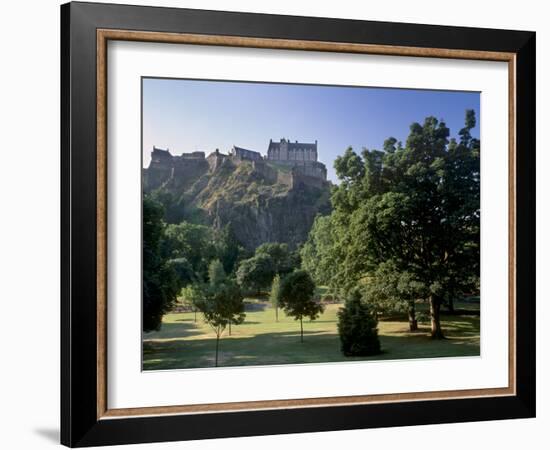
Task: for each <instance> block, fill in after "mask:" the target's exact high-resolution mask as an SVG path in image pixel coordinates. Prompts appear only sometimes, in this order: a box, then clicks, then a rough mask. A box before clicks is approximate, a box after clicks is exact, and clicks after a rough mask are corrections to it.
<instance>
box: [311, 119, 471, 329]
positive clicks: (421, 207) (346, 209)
mask: <svg viewBox="0 0 550 450" xmlns="http://www.w3.org/2000/svg"><path fill="white" fill-rule="evenodd" d="M474 125H475V115H474V113H473V111H467V112H466V119H465V127H464V128H463V129H462V130H460V132H459V136H460V142H458V143H457V142H456V141H455V140H452V139H451V140H449V136H450V131H449V129H448V128H447V126H446V125H445V123H444V122H440V121H438V120H437V119H436V118H434V117H428V118H426V120H425V121H424V124H422V125H421V124H419V123H414V124H412V125H411V128H410V134H409V137H408V138H407V142H406V144H405V146H402V145H401V143H400V142H397V141H396V139H394V138H390V139H388V140H386V142H385V143H384V151H379V150H367V149H365V150H364V151H363V152H362V154H361V155H358V154H356V153H355V152H354V151H353V150H352V149H347V150H346V152H345V153H344V155H343V156H341V157H339V158H337V159H336V161H335V164H334V167H335V169H336V172H337V175H338V177H339V178H340V180H341V183H340V185H338V186H337V187H335V188H334V189H333V192H332V197H331V200H332V206H333V212H332V214H331V216H330V218H321V219H317V221H316V223H315V225H314V227H313V228H312V230H311V233H310V236H309V238H308V241H307V243H306V245H304V248H303V250H302V258H303V261H304V267H306V268H307V269H309V270H311V271H312V273H313V275H314V277H315V279H316V280H317V281H318V282H321V283H324V284H325V283H326V284H328V285H329V286H330V287H331V289H332V290H334V291H337V290H339V291H344V292H346V291H348V292H349V291H350V290H352V289H354V288H356V287H357V286H368V285H369V284H372V283H374V284H375V286H376V289H378V291H380V289H382V291H393V293H392V296H391V297H393V298H394V299H396V300H397V301H399V302H403V301H408V300H410V299H411V295H414V296H418V298H420V299H422V300H424V301H427V302H429V303H430V309H431V316H432V336H433V337H434V338H441V337H443V333H442V330H441V326H440V320H439V309H440V307H441V304H443V303H444V302H447V303H449V302H451V300H452V298H454V297H456V296H458V295H460V294H461V293H463V292H471V291H472V290H474V289H476V285H477V280H479V226H480V224H479V217H480V215H479V198H480V197H479V195H480V186H479V154H480V143H479V140H477V139H474V138H472V136H471V134H470V131H471V129H472V127H473V126H474ZM381 264H389V266H387V267H386V269H387V268H388V267H390V266H391V270H392V272H395V273H393V275H395V274H406V278H407V279H409V280H410V283H411V286H409V287H406V288H405V287H403V288H400V289H396V284H395V276H393V275H392V276H388V274H387V273H386V274H382V272H383V271H380V270H379V266H380V265H381ZM399 276H401V275H399ZM400 283H401V284H402V285H403V284H407V282H406V281H403V280H401V282H400ZM384 284H386V285H387V286H385V287H384V286H383V285H384ZM413 292H414V294H413ZM409 304H411V303H409Z"/></svg>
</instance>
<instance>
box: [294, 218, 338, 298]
mask: <svg viewBox="0 0 550 450" xmlns="http://www.w3.org/2000/svg"><path fill="white" fill-rule="evenodd" d="M336 219H337V217H336V214H335V213H333V214H332V215H330V216H317V217H316V218H315V221H314V222H313V226H312V228H311V230H310V232H309V235H308V239H307V241H306V242H305V243H304V245H303V246H302V248H301V251H300V255H301V258H302V267H303V268H304V269H305V270H306V271H307V272H308V273H310V274H311V276H312V277H313V279H314V280H315V282H316V283H317V284H318V285H324V286H330V287H331V289H332V290H334V291H337V290H338V285H339V279H338V270H339V267H340V263H341V261H342V257H341V256H340V255H339V252H340V248H341V246H340V243H339V236H342V234H341V233H339V230H338V226H337V223H336Z"/></svg>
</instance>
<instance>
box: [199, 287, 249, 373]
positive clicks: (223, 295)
mask: <svg viewBox="0 0 550 450" xmlns="http://www.w3.org/2000/svg"><path fill="white" fill-rule="evenodd" d="M197 306H198V308H199V309H200V311H201V312H202V313H203V314H204V320H205V321H206V323H208V324H209V325H210V327H211V328H212V330H213V331H214V333H215V334H216V356H215V363H214V365H215V367H218V353H219V347H220V338H221V336H222V334H223V332H224V330H225V329H226V327H227V326H228V325H229V323H234V324H240V323H242V322H243V321H244V318H245V312H244V302H243V296H242V294H241V290H240V288H239V286H238V285H237V284H236V283H235V282H233V281H231V280H226V281H225V282H223V283H220V284H218V285H211V284H207V285H203V288H202V293H201V296H200V299H199V300H198V302H197Z"/></svg>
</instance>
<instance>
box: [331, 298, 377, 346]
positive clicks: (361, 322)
mask: <svg viewBox="0 0 550 450" xmlns="http://www.w3.org/2000/svg"><path fill="white" fill-rule="evenodd" d="M338 333H339V334H340V342H341V349H342V353H343V354H344V355H345V356H369V355H376V354H378V353H380V340H379V339H378V320H377V318H376V316H375V314H374V313H373V311H372V309H371V308H370V306H369V305H368V304H366V303H364V302H362V301H361V294H360V293H358V292H355V293H353V294H352V295H351V296H350V297H349V298H348V299H347V300H346V303H345V305H344V307H343V308H342V309H341V310H340V311H338Z"/></svg>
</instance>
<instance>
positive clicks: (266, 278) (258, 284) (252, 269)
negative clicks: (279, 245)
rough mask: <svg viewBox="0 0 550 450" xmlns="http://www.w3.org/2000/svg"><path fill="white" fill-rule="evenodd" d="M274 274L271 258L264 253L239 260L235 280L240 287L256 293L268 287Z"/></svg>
mask: <svg viewBox="0 0 550 450" xmlns="http://www.w3.org/2000/svg"><path fill="white" fill-rule="evenodd" d="M274 276H275V268H274V265H273V260H272V259H271V257H270V256H268V255H265V254H259V255H256V256H253V257H252V258H249V259H245V260H243V261H241V263H240V265H239V269H238V270H237V282H238V283H239V284H240V285H241V287H242V288H243V289H247V290H252V291H256V292H257V293H259V292H260V291H261V290H262V289H266V288H268V287H269V286H270V285H271V281H272V280H273V277H274Z"/></svg>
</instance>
